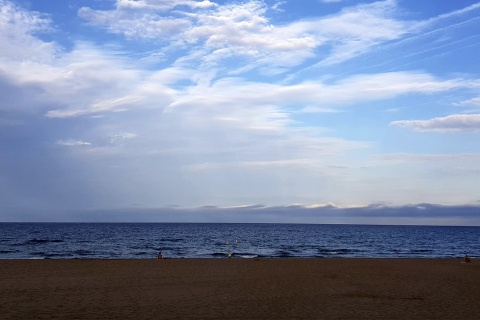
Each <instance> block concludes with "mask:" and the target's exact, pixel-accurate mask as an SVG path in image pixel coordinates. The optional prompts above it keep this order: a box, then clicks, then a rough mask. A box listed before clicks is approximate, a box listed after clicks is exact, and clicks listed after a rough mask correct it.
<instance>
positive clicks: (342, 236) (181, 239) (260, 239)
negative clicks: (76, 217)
mask: <svg viewBox="0 0 480 320" xmlns="http://www.w3.org/2000/svg"><path fill="white" fill-rule="evenodd" d="M159 251H161V252H162V253H163V255H164V256H165V257H166V258H223V257H227V256H228V255H229V254H231V255H232V257H233V258H255V257H271V258H275V257H319V258H328V257H349V258H350V257H381V258H396V257H416V258H419V257H421V258H452V257H455V258H457V257H463V256H464V255H465V254H468V255H470V256H472V257H480V227H438V226H435V227H434V226H366V225H300V224H213V223H212V224H200V223H178V224H177V223H151V224H148V223H137V224H136V223H0V259H47V258H50V259H118V258H122V259H123V258H129V259H131V258H134V259H144V258H155V257H156V256H157V253H158V252H159Z"/></svg>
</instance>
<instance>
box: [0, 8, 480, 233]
mask: <svg viewBox="0 0 480 320" xmlns="http://www.w3.org/2000/svg"><path fill="white" fill-rule="evenodd" d="M299 3H300V2H299V1H294V0H285V1H278V0H264V1H254V0H250V1H228V0H224V1H209V0H203V1H196V0H136V1H135V0H111V1H109V0H105V1H98V0H72V1H55V0H43V1H32V0H29V1H28V0H17V1H8V0H0V31H1V32H0V48H2V49H1V50H0V97H1V99H0V153H1V156H0V220H1V221H85V220H92V221H101V220H108V221H117V220H118V221H120V220H122V221H123V220H128V221H137V220H138V221H164V220H169V221H170V220H172V221H174V220H176V221H204V220H205V221H206V220H208V221H226V222H228V221H232V222H233V221H247V222H249V221H251V222H255V221H262V222H263V221H264V222H283V221H288V222H318V223H323V222H325V223H328V222H335V223H362V222H365V223H408V224H410V223H426V224H476V225H480V214H479V215H478V217H477V215H476V214H472V213H471V211H468V210H467V211H468V214H465V215H463V214H462V213H458V214H454V213H452V212H466V211H465V210H460V209H464V208H469V209H471V208H474V209H475V210H476V208H477V206H480V195H479V190H480V182H479V181H480V166H479V163H480V143H479V142H478V141H479V138H480V79H479V75H480V64H479V63H478V55H479V53H480V33H479V32H478V30H480V2H477V1H450V0H438V1H435V2H432V1H416V0H415V1H414V0H403V1H402V0H397V1H394V0H385V1H355V0H343V1H342V0H323V1H321V0H304V1H303V0H302V1H301V5H299ZM430 204H434V205H435V206H430ZM425 205H426V207H425ZM205 206H208V207H205ZM166 208H169V209H168V210H167V209H166ZM172 208H174V209H172ZM205 208H209V209H211V210H213V211H215V210H217V211H215V212H218V215H215V214H214V215H213V216H212V215H211V214H212V213H211V212H210V211H209V213H208V214H207V213H206V211H205V210H206V209H205ZM238 208H241V209H242V210H246V211H248V214H246V215H238V211H237V210H238ZM259 208H261V209H262V210H263V211H262V214H259V211H258V210H259ZM279 208H289V209H291V210H290V211H289V213H288V214H285V213H284V212H285V211H282V210H280V209H279ZM322 208H324V210H321V209H322ZM332 208H333V209H338V210H337V211H335V210H334V211H331V210H332ZM358 208H361V209H362V210H363V211H362V210H360V211H359V210H358ZM372 208H375V210H377V211H375V214H373V215H372V214H371V213H369V214H364V213H365V212H366V211H365V210H367V209H372ZM379 208H388V210H384V211H381V212H384V215H382V214H378V212H379V211H378V209H379ZM425 208H428V210H427V211H425ZM438 208H441V210H440V209H438ZM445 208H447V209H448V210H447V209H445ZM454 208H458V209H459V210H457V211H455V210H453V209H454ZM300 209H301V210H300ZM403 209H405V210H406V211H403ZM437 209H438V210H437ZM155 210H158V211H155ZM165 210H167V211H168V214H167V213H166V211H165ZM172 210H173V211H172ZM192 210H193V212H195V213H194V216H192ZM279 210H280V211H281V213H279V212H280V211H279ZM305 210H306V211H305ZM309 210H310V211H309ZM342 210H343V211H342ZM345 210H347V211H345ZM349 210H351V211H349ZM392 210H393V211H392ZM412 210H413V211H412ZM417 210H420V211H421V212H423V213H425V212H428V214H418V212H417ZM367 211H368V210H367ZM407 211H408V214H407V213H406V214H404V215H403V212H407ZM478 211H479V210H476V211H474V212H478ZM115 212H117V214H115ZM140 212H141V214H140ZM146 212H148V214H147V213H146ZM155 212H156V213H155ZM172 212H173V213H172ZM267 212H268V214H266V213H267ZM302 212H303V213H305V212H308V214H303V213H302ZM331 212H334V213H332V214H331ZM345 212H348V214H345ZM392 212H394V214H393V213H392ZM445 212H448V214H446V213H445ZM337 213H338V216H335V214H337ZM400 213H402V214H400ZM137 218H138V219H137Z"/></svg>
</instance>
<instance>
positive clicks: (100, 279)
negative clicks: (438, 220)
mask: <svg viewBox="0 0 480 320" xmlns="http://www.w3.org/2000/svg"><path fill="white" fill-rule="evenodd" d="M52 318H57V319H113V318H115V319H480V263H479V262H478V261H476V260H473V262H472V263H469V264H466V263H461V260H460V259H293V258H289V259H170V260H169V259H167V260H162V261H157V260H155V259H152V260H0V319H52Z"/></svg>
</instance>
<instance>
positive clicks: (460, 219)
mask: <svg viewBox="0 0 480 320" xmlns="http://www.w3.org/2000/svg"><path fill="white" fill-rule="evenodd" d="M3 222H80V223H89V222H91V223H100V222H106V223H122V222H125V223H299V224H372V225H439V226H443V225H444V226H480V204H472V205H450V206H447V205H438V204H430V203H419V204H411V205H403V206H388V205H383V204H371V205H368V206H358V207H336V206H335V205H334V204H325V205H311V206H307V205H296V204H294V205H287V206H262V205H251V206H237V207H217V206H202V207H196V208H183V207H176V206H172V207H163V208H119V209H103V210H78V211H57V212H52V211H38V212H33V211H30V212H29V211H22V212H15V210H12V211H11V212H10V215H7V219H6V220H4V221H3Z"/></svg>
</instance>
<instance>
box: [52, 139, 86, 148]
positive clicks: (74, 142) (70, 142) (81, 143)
mask: <svg viewBox="0 0 480 320" xmlns="http://www.w3.org/2000/svg"><path fill="white" fill-rule="evenodd" d="M57 144H58V145H61V146H67V147H81V146H91V145H92V144H91V143H90V142H87V141H82V140H73V139H69V140H60V141H57Z"/></svg>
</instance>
